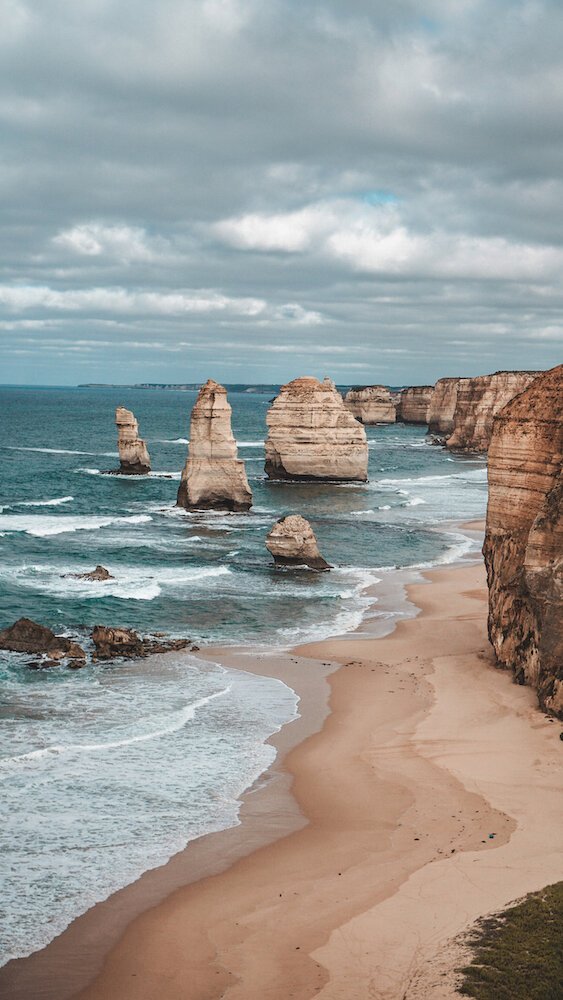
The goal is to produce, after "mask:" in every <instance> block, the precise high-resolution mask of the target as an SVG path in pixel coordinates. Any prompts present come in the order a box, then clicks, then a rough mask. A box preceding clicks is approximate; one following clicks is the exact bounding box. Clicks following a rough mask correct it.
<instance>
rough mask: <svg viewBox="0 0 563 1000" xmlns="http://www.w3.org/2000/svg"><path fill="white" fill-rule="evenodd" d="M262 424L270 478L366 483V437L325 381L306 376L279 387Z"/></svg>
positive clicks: (267, 469) (330, 385)
mask: <svg viewBox="0 0 563 1000" xmlns="http://www.w3.org/2000/svg"><path fill="white" fill-rule="evenodd" d="M266 422H267V424H268V430H269V433H268V438H267V440H266V465H265V470H266V473H267V475H268V476H269V478H270V479H286V480H312V481H315V480H319V479H320V480H323V479H329V480H334V479H337V480H343V481H358V482H365V481H366V480H367V467H368V446H367V439H366V432H365V430H364V428H363V427H362V426H361V424H359V423H358V421H357V420H355V419H354V417H353V416H352V414H351V413H350V412H349V411H348V410H347V409H346V407H345V406H344V403H343V400H342V397H341V395H340V393H338V392H337V391H336V389H335V388H334V385H333V383H331V382H330V381H329V380H327V379H325V381H324V382H322V383H321V382H319V381H318V379H316V378H310V377H307V376H305V377H304V378H296V379H294V380H293V382H288V384H287V385H283V386H282V387H281V390H280V393H279V395H278V396H277V397H276V399H275V400H274V402H273V404H272V406H271V407H270V409H269V411H268V414H267V417H266Z"/></svg>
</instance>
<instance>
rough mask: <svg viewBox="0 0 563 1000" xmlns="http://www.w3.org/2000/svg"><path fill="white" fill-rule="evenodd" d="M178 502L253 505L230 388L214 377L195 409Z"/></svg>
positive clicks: (232, 507) (192, 506) (200, 506)
mask: <svg viewBox="0 0 563 1000" xmlns="http://www.w3.org/2000/svg"><path fill="white" fill-rule="evenodd" d="M177 504H178V506H179V507H185V508H186V510H229V511H244V510H248V509H249V507H251V506H252V493H251V490H250V486H249V485H248V479H247V478H246V471H245V468H244V462H243V461H242V459H239V458H238V457H237V444H236V441H235V439H234V437H233V432H232V430H231V407H230V405H229V403H228V401H227V390H226V389H225V388H224V386H222V385H219V383H218V382H214V381H213V379H208V380H207V382H206V383H205V385H203V386H202V387H201V389H200V390H199V394H198V397H197V399H196V401H195V405H194V408H193V410H192V415H191V421H190V444H189V449H188V459H187V461H186V464H185V466H184V470H183V472H182V480H181V482H180V488H179V490H178V500H177Z"/></svg>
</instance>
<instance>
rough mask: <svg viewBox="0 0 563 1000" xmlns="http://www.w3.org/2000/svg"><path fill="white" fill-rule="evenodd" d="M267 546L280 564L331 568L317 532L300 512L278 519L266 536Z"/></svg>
mask: <svg viewBox="0 0 563 1000" xmlns="http://www.w3.org/2000/svg"><path fill="white" fill-rule="evenodd" d="M266 548H267V549H268V551H269V552H271V553H272V555H273V557H274V562H275V563H276V565H278V566H308V567H309V569H314V570H317V571H322V570H327V569H330V565H329V563H327V561H326V559H323V557H322V556H321V554H320V552H319V548H318V545H317V539H316V538H315V533H314V531H313V529H312V527H311V525H310V524H309V522H308V521H307V520H306V519H305V518H304V517H301V515H300V514H290V515H289V516H288V517H281V518H280V520H279V521H276V523H275V524H274V527H273V528H272V530H271V531H270V533H269V535H268V536H267V538H266Z"/></svg>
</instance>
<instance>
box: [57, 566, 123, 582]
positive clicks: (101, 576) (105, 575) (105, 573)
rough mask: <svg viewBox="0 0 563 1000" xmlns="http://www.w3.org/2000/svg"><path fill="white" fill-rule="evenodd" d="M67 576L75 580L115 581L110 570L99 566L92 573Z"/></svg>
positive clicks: (68, 574) (69, 574)
mask: <svg viewBox="0 0 563 1000" xmlns="http://www.w3.org/2000/svg"><path fill="white" fill-rule="evenodd" d="M66 576H70V577H73V578H74V579H75V580H115V577H114V576H112V575H111V573H110V571H109V569H106V568H105V566H99V565H98V566H96V568H95V569H93V570H92V571H91V572H90V573H67V574H66Z"/></svg>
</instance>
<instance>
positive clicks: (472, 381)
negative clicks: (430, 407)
mask: <svg viewBox="0 0 563 1000" xmlns="http://www.w3.org/2000/svg"><path fill="white" fill-rule="evenodd" d="M539 374H540V373H539V372H495V373H494V374H493V375H479V376H478V377H477V378H468V379H460V381H459V384H458V389H457V402H456V408H455V413H454V419H453V430H452V433H451V435H450V437H449V438H448V439H447V441H446V447H447V448H449V449H450V451H461V452H463V451H474V452H485V451H487V449H488V447H489V443H490V440H491V434H492V430H493V418H494V416H495V414H496V413H498V412H499V410H502V408H503V406H505V405H506V404H507V403H508V402H509V400H511V399H512V398H513V397H514V396H516V395H517V394H518V393H519V392H522V390H523V389H526V388H527V386H529V385H530V382H532V381H533V380H534V378H536V376H537V375H539Z"/></svg>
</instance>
